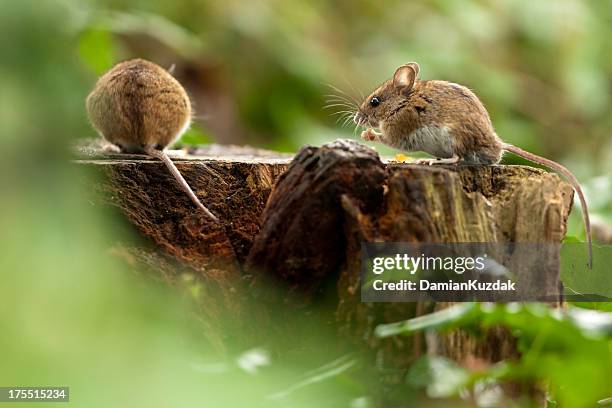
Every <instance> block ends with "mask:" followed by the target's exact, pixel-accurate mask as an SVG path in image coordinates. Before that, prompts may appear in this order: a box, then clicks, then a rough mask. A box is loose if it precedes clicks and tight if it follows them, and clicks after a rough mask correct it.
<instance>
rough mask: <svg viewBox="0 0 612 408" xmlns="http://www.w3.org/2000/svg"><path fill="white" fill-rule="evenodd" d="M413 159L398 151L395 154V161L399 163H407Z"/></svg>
mask: <svg viewBox="0 0 612 408" xmlns="http://www.w3.org/2000/svg"><path fill="white" fill-rule="evenodd" d="M411 160H412V159H411V158H410V157H409V156H406V155H405V154H401V153H398V154H396V155H395V161H396V162H399V163H406V162H407V161H411Z"/></svg>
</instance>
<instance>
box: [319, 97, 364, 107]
mask: <svg viewBox="0 0 612 408" xmlns="http://www.w3.org/2000/svg"><path fill="white" fill-rule="evenodd" d="M325 102H327V103H336V102H338V103H345V104H347V105H350V106H354V107H357V105H355V103H354V102H353V101H350V100H348V99H346V98H339V97H328V98H327V99H326V100H325Z"/></svg>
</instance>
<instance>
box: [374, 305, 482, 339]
mask: <svg viewBox="0 0 612 408" xmlns="http://www.w3.org/2000/svg"><path fill="white" fill-rule="evenodd" d="M476 307H477V303H462V304H458V305H455V306H452V307H449V308H447V309H444V310H440V311H439V312H435V313H430V314H427V315H425V316H419V317H415V318H414V319H409V320H405V321H403V322H398V323H390V324H381V325H379V326H377V327H376V330H375V332H374V333H375V335H376V336H377V337H389V336H395V335H397V334H410V333H413V332H415V331H418V330H423V329H431V328H436V327H440V326H445V325H448V324H452V323H456V322H457V321H458V320H459V319H461V318H463V317H465V316H467V315H468V314H470V312H473V311H475V310H476Z"/></svg>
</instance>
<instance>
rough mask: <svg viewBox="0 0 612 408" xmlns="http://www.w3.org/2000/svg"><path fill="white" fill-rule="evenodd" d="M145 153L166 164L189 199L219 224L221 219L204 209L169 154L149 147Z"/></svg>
mask: <svg viewBox="0 0 612 408" xmlns="http://www.w3.org/2000/svg"><path fill="white" fill-rule="evenodd" d="M145 152H146V153H147V154H148V155H150V156H153V157H156V158H158V159H160V160H161V161H162V162H164V164H165V165H166V167H168V170H170V173H172V175H173V176H174V178H175V179H176V181H177V182H178V183H179V185H180V186H181V188H182V189H183V191H185V193H187V195H188V196H189V198H190V199H191V201H193V203H194V204H195V205H196V206H198V208H200V209H201V210H202V211H204V213H205V214H206V215H207V216H209V217H210V218H212V220H213V221H215V222H219V219H218V218H217V217H216V216H215V215H214V214H213V213H211V212H210V211H209V210H208V208H206V207H204V204H202V202H201V201H200V199H199V198H198V197H197V196H196V195H195V193H194V192H193V190H192V189H191V187H189V184H187V181H185V178H183V176H182V175H181V173H180V172H179V171H178V169H177V168H176V166H175V165H174V163H173V162H172V160H170V157H168V154H167V153H166V152H165V151H163V150H157V149H156V148H154V147H147V148H145Z"/></svg>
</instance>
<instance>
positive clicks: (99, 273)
mask: <svg viewBox="0 0 612 408" xmlns="http://www.w3.org/2000/svg"><path fill="white" fill-rule="evenodd" d="M0 50H2V53H1V55H0V151H2V153H3V158H2V160H0V169H1V171H0V248H2V249H1V256H0V330H1V333H0V346H1V347H0V356H1V357H2V363H1V365H0V385H13V384H15V385H17V384H20V385H23V384H25V385H38V384H58V385H59V384H68V385H71V386H72V387H73V392H74V395H73V401H74V404H75V405H76V406H89V407H93V406H109V405H113V406H118V404H117V403H115V401H118V400H120V401H124V405H125V406H138V405H143V406H144V405H146V406H168V405H170V404H172V403H174V404H175V405H176V406H192V405H191V404H192V403H193V402H194V401H202V400H203V398H208V400H207V401H222V400H223V399H224V398H226V397H227V396H231V402H232V403H231V404H230V406H232V405H234V406H245V404H246V403H247V401H251V400H252V398H259V397H261V398H262V400H265V401H267V403H271V402H270V401H273V402H272V403H274V404H276V402H274V401H276V400H274V399H272V400H270V399H266V398H267V397H265V398H264V396H266V395H268V396H269V395H270V394H272V395H275V394H274V393H275V390H276V392H281V391H282V390H283V389H292V388H291V386H290V384H291V381H293V384H294V385H295V384H298V385H299V384H303V383H304V381H306V384H309V381H310V380H308V379H312V378H313V377H316V378H319V379H320V378H321V373H320V372H315V374H313V375H312V376H311V377H307V380H304V379H300V378H301V377H300V376H301V375H302V374H303V372H304V371H305V368H304V367H303V366H301V365H299V366H294V365H292V364H291V363H288V362H285V363H284V364H282V365H281V366H280V367H278V366H276V368H275V369H274V370H271V371H268V375H266V376H263V377H262V376H259V377H258V376H253V375H252V373H251V372H250V371H249V370H248V369H246V370H245V369H244V367H247V368H248V367H250V366H249V365H248V364H247V365H246V366H245V365H244V364H243V365H241V364H242V363H240V361H242V360H240V358H241V356H242V358H246V357H244V356H245V354H244V353H245V350H230V351H228V350H222V351H219V350H217V349H215V348H214V347H209V344H208V342H207V336H206V335H203V334H202V333H201V329H200V328H199V326H198V325H197V324H194V323H193V322H192V321H191V320H189V319H188V318H185V319H183V320H185V321H183V320H180V321H178V322H177V319H176V316H181V315H185V314H186V312H185V310H188V309H189V306H186V305H185V304H184V303H183V300H184V299H182V298H181V297H177V296H176V294H175V293H174V292H172V291H167V289H165V288H159V287H157V286H153V287H151V286H148V285H147V284H143V283H142V281H141V280H139V279H134V277H133V276H132V275H131V274H130V273H129V272H130V270H129V268H127V267H126V266H125V265H124V264H122V263H120V262H117V261H116V260H114V258H113V257H112V256H110V255H109V252H108V242H109V241H112V240H113V239H115V238H116V237H114V236H112V235H110V234H112V231H108V230H107V228H106V226H107V225H108V223H107V222H106V220H105V218H104V215H103V214H100V213H99V212H98V211H97V209H96V208H95V207H92V206H91V205H90V204H89V203H87V202H84V200H83V193H82V191H81V190H80V189H81V188H82V183H81V184H79V183H78V182H77V180H78V175H77V174H76V170H77V169H75V168H74V166H71V165H70V164H69V159H70V154H69V146H70V145H71V144H72V143H73V142H74V140H75V139H78V138H84V137H94V136H95V133H94V131H93V130H92V129H91V127H90V126H89V125H88V123H87V119H86V115H85V111H84V106H83V104H84V99H85V97H86V95H87V93H88V92H89V90H90V89H91V87H92V86H93V84H94V82H95V80H96V78H97V77H98V76H99V75H100V74H101V73H103V72H104V71H105V70H107V69H108V68H110V67H111V66H112V65H113V64H114V63H116V62H118V61H120V60H123V59H128V58H132V57H143V58H147V59H150V60H152V61H154V62H156V63H158V64H160V65H162V66H164V67H170V66H172V65H175V67H176V68H175V75H176V77H177V78H178V79H179V80H180V81H181V82H182V83H183V84H184V85H185V87H186V88H187V90H188V92H189V94H190V95H191V97H192V100H193V103H194V106H195V110H196V117H195V123H194V126H193V127H192V128H191V129H190V131H189V132H188V133H187V134H186V135H185V137H184V138H183V140H182V141H181V143H183V144H192V143H209V142H217V143H233V144H251V145H256V146H260V147H266V148H270V149H276V150H280V151H288V152H294V151H296V150H297V149H298V148H299V147H300V146H302V145H304V144H315V145H316V144H321V143H324V142H327V141H331V140H333V139H335V138H337V137H347V138H351V137H357V136H356V134H355V132H354V128H353V127H351V126H350V125H349V126H347V127H342V126H341V123H338V121H337V118H338V116H337V115H334V113H336V111H337V110H334V109H333V108H334V107H332V109H326V108H325V105H326V104H327V100H326V99H327V95H329V94H336V95H337V94H338V93H339V92H345V93H347V94H349V95H350V96H351V97H353V98H356V99H359V98H360V93H365V94H367V93H368V92H369V91H370V90H371V89H372V88H374V87H375V86H376V85H377V84H378V83H379V82H381V81H382V80H384V79H386V78H387V77H389V76H390V75H391V74H392V72H393V70H394V69H395V67H397V66H398V65H401V64H403V63H405V62H408V61H417V62H419V64H420V65H421V76H422V78H424V79H447V80H451V81H454V82H458V83H462V84H464V85H467V86H469V87H470V88H471V89H473V90H474V91H475V92H476V93H477V94H478V95H479V96H480V97H481V99H482V100H483V102H484V103H485V105H486V106H487V108H488V109H489V111H490V113H491V116H492V119H493V122H494V124H495V127H496V129H497V131H498V133H499V135H500V136H501V137H502V138H504V139H505V140H506V141H508V142H510V143H513V144H516V145H518V146H521V147H523V148H525V149H527V150H530V151H532V152H534V153H537V154H541V155H544V156H546V157H549V158H551V159H554V160H556V161H559V162H561V163H563V164H565V165H566V166H567V167H569V168H570V169H571V170H572V171H573V172H574V173H575V174H576V175H577V177H578V178H579V179H580V180H581V181H582V182H583V183H584V186H585V189H586V191H587V196H588V197H587V198H588V201H589V202H590V204H591V211H592V214H593V216H594V218H595V219H596V221H597V220H599V221H597V222H598V225H599V227H598V228H600V229H602V230H603V231H604V232H603V233H602V236H603V235H605V234H606V231H609V229H607V228H609V227H606V223H608V224H609V223H610V222H612V178H611V174H612V137H611V135H612V115H611V110H610V106H611V104H610V102H611V101H610V98H611V97H612V92H611V91H612V4H611V3H610V2H609V1H606V0H604V1H601V0H590V1H582V0H558V1H555V0H538V1H532V0H495V1H493V0H489V1H486V0H481V1H459V0H450V1H447V0H429V1H420V2H408V1H399V0H392V1H385V2H380V1H375V0H354V1H323V0H318V1H308V2H306V1H301V0H282V1H281V0H276V1H274V0H270V1H256V0H251V1H248V0H224V1H214V0H180V1H167V0H146V1H145V0H141V1H127V0H112V1H111V0H109V1H92V0H90V1H86V0H83V1H79V0H55V1H53V0H39V1H37V0H19V1H10V0H3V1H0ZM334 87H335V88H338V89H340V91H339V90H336V89H334ZM375 147H376V148H377V149H378V150H379V151H381V152H382V153H385V154H393V153H394V152H393V151H392V150H390V149H385V148H383V147H381V146H375ZM515 160H517V159H516V158H513V157H508V158H507V162H508V163H514V162H515ZM516 162H517V163H518V162H519V161H516ZM578 214H579V213H578V212H577V211H574V214H573V215H572V220H571V224H570V235H573V236H576V237H577V238H578V239H583V238H584V236H583V233H582V225H581V221H580V217H579V215H578ZM608 233H609V232H608ZM611 236H612V234H611ZM593 307H595V308H599V309H601V308H603V309H607V308H609V307H608V306H602V305H596V306H593ZM533 319H534V320H533V321H532V322H534V323H536V322H537V320H536V317H533ZM194 326H195V327H194ZM568 330H569V329H568ZM577 335H578V334H577ZM587 337H588V336H587ZM567 338H573V337H571V336H569V335H568V336H567ZM583 340H584V339H583ZM568 341H570V340H568ZM572 341H573V340H572ZM313 342H314V340H313ZM317 342H320V343H316V344H326V343H325V339H318V340H317ZM313 344H315V343H313ZM259 346H260V345H259V344H253V348H254V350H255V351H253V352H252V354H250V355H249V354H247V357H249V356H250V357H251V360H253V359H254V361H256V363H254V364H255V366H256V367H258V366H259V365H263V366H265V365H269V364H268V363H269V362H268V359H269V356H267V355H266V352H265V350H264V351H262V350H260V349H257V348H256V347H259ZM575 346H576V347H586V348H589V347H590V348H591V350H590V352H592V353H595V354H590V355H589V358H586V359H582V357H583V356H582V355H578V357H576V359H575V362H576V366H575V367H574V369H576V371H575V372H576V373H584V372H589V370H591V371H592V370H594V367H593V366H592V365H589V364H591V362H593V361H600V362H601V366H600V367H599V368H601V369H603V368H605V367H609V366H610V364H612V363H611V360H612V358H611V357H610V352H609V350H610V343H609V340H601V341H600V342H599V343H597V346H592V344H591V343H588V342H587V341H586V340H584V342H583V343H580V342H577V343H576V344H575ZM591 346H592V347H591ZM567 347H568V349H569V348H571V347H570V346H567ZM606 347H607V348H606ZM322 348H325V346H322ZM211 350H212V351H211ZM602 350H603V351H602ZM606 350H608V354H606ZM232 353H233V354H232ZM596 353H599V354H596ZM562 355H563V354H562ZM253 356H254V357H253ZM579 357H580V358H579ZM559 358H562V357H559ZM322 359H323V358H322V357H321V358H320V359H319V360H322ZM247 360H248V358H247ZM251 360H248V361H251ZM315 360H316V359H315ZM258 361H259V363H257V362H258ZM534 361H536V362H539V363H540V364H544V363H543V362H541V361H539V360H537V359H536V360H534ZM547 361H548V360H547ZM568 361H570V362H572V361H574V360H572V359H569V360H568ZM580 361H588V362H589V363H586V365H584V363H582V365H581V363H580ZM318 362H320V363H321V365H324V364H323V362H322V361H318ZM532 363H533V362H532ZM334 364H335V365H334ZM194 367H195V368H194ZM338 367H350V365H349V366H347V363H346V361H345V360H342V359H340V360H338V362H335V363H333V364H332V366H331V369H332V370H338ZM543 367H545V366H543ZM551 367H552V366H551ZM311 368H312V367H311ZM578 368H581V369H583V371H580V370H579V369H578ZM338 372H342V371H338ZM194 373H195V374H194ZM219 373H221V374H219ZM599 373H600V372H598V371H596V370H595V372H594V374H595V375H597V374H599ZM565 374H567V375H568V376H569V377H568V378H570V380H568V379H567V378H565V379H564V380H563V378H564V377H563V378H562V380H559V381H561V383H563V381H566V382H565V383H563V384H569V383H568V381H569V382H571V381H577V380H576V377H571V376H570V375H569V373H565ZM215 375H216V376H215ZM328 377H333V378H334V379H335V380H334V381H335V382H332V383H326V384H325V385H322V386H320V387H323V388H318V389H315V390H314V391H312V392H311V391H305V392H303V393H302V394H300V396H299V398H297V399H296V400H293V401H292V404H293V405H292V406H312V405H313V404H314V402H313V401H316V402H317V403H320V395H321V392H322V390H323V391H325V395H326V396H327V397H328V398H331V399H330V400H329V401H336V400H334V398H337V399H338V401H344V402H346V401H349V402H350V403H351V404H353V406H368V405H367V403H368V400H367V397H365V396H363V395H362V394H363V392H361V388H359V387H357V386H355V384H354V383H353V382H351V380H349V379H347V378H342V377H337V376H328ZM322 378H327V377H325V376H324V375H323V377H322ZM338 378H339V379H338ZM300 381H301V382H300ZM583 381H584V383H583V384H581V386H582V387H583V390H584V389H592V390H593V391H592V392H591V393H590V394H589V393H588V392H583V394H580V395H582V396H583V397H584V398H587V397H588V398H591V397H593V398H594V397H595V396H601V390H602V389H605V384H604V386H603V388H597V386H598V384H600V383H598V382H596V381H595V382H592V381H587V379H586V378H583ZM314 382H316V381H314ZM287 387H288V388H287ZM584 387H586V388H584ZM589 387H591V388H589ZM301 388H302V385H300V386H299V387H298V389H301ZM303 388H305V389H306V390H308V387H307V386H303ZM570 388H571V387H570ZM611 389H612V388H611ZM105 390H107V391H105ZM236 390H242V391H241V392H240V393H237V392H236ZM147 393H148V394H147ZM281 394H282V393H281ZM610 394H612V392H610ZM145 395H146V396H147V397H146V398H145ZM580 395H579V394H576V395H570V396H569V397H567V396H566V398H570V399H569V400H570V401H573V403H574V405H572V406H582V405H575V403H576V401H578V402H579V404H581V403H583V402H584V404H585V405H584V406H591V405H592V404H591V403H592V400H589V399H586V400H585V401H582V402H581V400H580V398H581V397H580ZM331 396H333V397H331ZM143 398H145V399H143ZM571 398H575V399H574V400H572V399H571ZM345 400H346V401H345ZM566 400H567V399H566ZM143 401H144V402H143ZM283 401H284V400H282V399H281V402H278V406H285V405H286V404H287V402H286V401H284V402H283ZM344 402H343V403H344ZM338 403H339V402H338ZM300 404H301V405H300ZM347 404H348V403H347ZM360 404H361V405H360ZM589 404H591V405H589ZM213 405H217V406H218V404H213ZM332 406H339V405H332ZM568 406H569V405H568Z"/></svg>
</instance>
